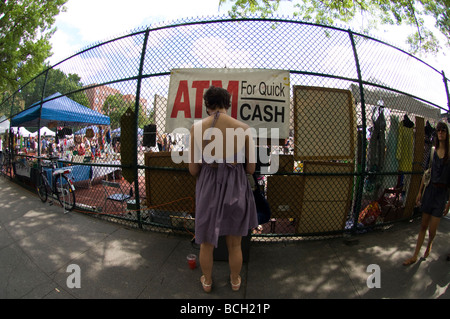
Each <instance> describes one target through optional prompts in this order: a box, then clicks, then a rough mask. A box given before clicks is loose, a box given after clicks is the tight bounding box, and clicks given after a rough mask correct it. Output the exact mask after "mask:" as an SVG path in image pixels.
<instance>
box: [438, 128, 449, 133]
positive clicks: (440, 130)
mask: <svg viewBox="0 0 450 319" xmlns="http://www.w3.org/2000/svg"><path fill="white" fill-rule="evenodd" d="M436 132H445V133H447V130H446V129H445V128H439V129H437V130H436Z"/></svg>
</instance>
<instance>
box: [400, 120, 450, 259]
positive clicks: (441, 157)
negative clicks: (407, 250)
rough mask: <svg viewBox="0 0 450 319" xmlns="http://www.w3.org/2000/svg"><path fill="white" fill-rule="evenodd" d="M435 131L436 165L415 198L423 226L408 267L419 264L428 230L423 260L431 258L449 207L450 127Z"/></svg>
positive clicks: (441, 124) (441, 123)
mask: <svg viewBox="0 0 450 319" xmlns="http://www.w3.org/2000/svg"><path fill="white" fill-rule="evenodd" d="M436 132H437V139H436V150H435V154H434V156H433V163H431V180H430V183H429V184H428V186H427V188H426V189H425V192H424V193H423V197H422V190H423V187H424V183H423V179H422V182H421V183H420V189H419V194H418V195H417V199H416V204H417V205H421V206H420V208H421V211H422V224H421V225H420V231H419V236H418V238H417V244H416V249H415V251H414V255H413V256H412V257H411V258H409V259H407V260H405V261H404V262H403V265H405V266H408V265H411V264H414V263H415V262H416V261H417V258H418V256H419V252H420V248H421V247H422V244H423V241H424V239H425V234H426V232H427V229H428V245H427V249H426V250H425V253H424V255H423V257H424V258H427V257H428V255H429V254H430V251H431V246H432V244H433V240H434V238H435V236H436V231H437V228H438V226H439V222H440V221H441V217H442V216H445V215H447V213H448V209H449V208H450V201H448V199H449V194H448V187H449V186H450V161H449V157H450V154H449V134H448V126H447V124H445V123H444V122H439V123H438V124H437V125H436Z"/></svg>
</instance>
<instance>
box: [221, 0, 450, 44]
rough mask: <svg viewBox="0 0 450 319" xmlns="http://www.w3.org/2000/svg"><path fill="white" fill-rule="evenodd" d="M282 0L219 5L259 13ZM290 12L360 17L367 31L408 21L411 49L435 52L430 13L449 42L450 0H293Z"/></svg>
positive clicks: (319, 19) (317, 19)
mask: <svg viewBox="0 0 450 319" xmlns="http://www.w3.org/2000/svg"><path fill="white" fill-rule="evenodd" d="M280 1H283V0H219V6H220V5H222V4H225V3H227V2H228V3H232V7H231V10H230V11H229V12H228V13H229V15H230V16H231V17H232V18H241V17H246V16H248V15H249V14H255V13H259V14H260V15H261V17H263V18H264V17H267V16H268V15H270V14H272V13H275V12H276V11H277V10H278V8H279V4H280ZM294 3H295V5H294V8H295V11H294V12H292V14H293V15H294V16H298V17H300V18H301V19H302V20H303V21H307V22H314V23H318V24H325V25H333V24H335V23H336V22H337V21H341V22H344V23H349V22H351V21H354V20H355V19H359V18H361V17H362V21H364V22H365V23H364V25H365V27H363V28H362V29H363V30H362V31H363V32H369V31H370V30H371V29H372V28H375V27H376V26H377V25H378V23H380V24H387V25H410V26H412V27H413V28H412V30H414V31H413V32H412V34H411V35H409V36H408V38H407V43H408V44H409V45H410V52H412V53H437V52H438V51H439V50H440V49H442V47H441V43H440V41H439V40H438V38H437V37H436V35H435V34H434V33H433V32H432V30H430V29H429V28H428V27H427V26H426V24H425V22H424V18H425V17H432V18H433V19H434V21H435V27H436V28H437V29H438V30H439V31H440V32H441V33H442V34H443V35H444V37H445V39H446V40H445V41H444V42H445V45H446V46H450V0H359V1H358V0H294Z"/></svg>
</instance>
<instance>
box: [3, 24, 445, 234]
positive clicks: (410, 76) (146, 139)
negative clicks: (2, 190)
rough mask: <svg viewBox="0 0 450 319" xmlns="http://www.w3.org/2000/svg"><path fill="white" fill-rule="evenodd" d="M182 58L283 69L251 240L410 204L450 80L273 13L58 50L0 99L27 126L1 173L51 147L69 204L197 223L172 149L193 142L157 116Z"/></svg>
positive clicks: (402, 55) (25, 170) (11, 144)
mask: <svg viewBox="0 0 450 319" xmlns="http://www.w3.org/2000/svg"><path fill="white" fill-rule="evenodd" d="M180 68H195V69H204V68H208V69H211V68H218V69H223V68H230V69H234V68H237V69H240V68H251V69H278V70H288V71H289V75H290V100H291V103H290V114H289V115H290V123H289V132H290V133H289V138H287V139H284V140H282V141H280V143H279V144H278V146H274V145H264V144H260V145H258V148H260V149H261V150H262V151H263V152H266V153H267V154H269V155H270V158H271V162H270V166H274V165H275V164H274V161H277V163H276V166H278V170H276V171H274V170H271V169H270V167H269V168H266V170H265V173H264V174H263V173H261V172H258V175H257V181H258V184H259V185H260V187H261V190H262V191H263V193H264V195H265V197H266V198H267V201H268V203H269V205H270V208H271V213H272V215H271V220H270V221H269V222H267V223H265V224H263V225H260V226H259V227H258V228H257V229H254V230H252V233H253V238H254V239H255V240H261V241H272V240H280V238H281V239H288V238H289V239H294V238H309V237H314V238H316V237H324V236H330V235H342V234H344V233H352V232H355V231H365V230H367V229H368V228H371V227H376V226H379V225H386V224H389V223H392V222H395V221H400V220H404V219H406V218H411V217H412V216H413V211H414V200H415V196H416V194H417V190H418V187H419V185H420V184H419V183H420V179H421V176H422V175H421V174H422V172H423V170H424V167H426V165H427V159H428V157H429V153H430V147H431V143H432V139H433V127H435V125H436V123H437V121H439V120H440V119H441V118H444V119H445V121H447V118H446V116H447V111H448V105H449V97H448V95H449V93H448V88H447V85H448V79H447V78H446V77H445V75H444V74H443V72H439V71H437V70H436V69H434V68H432V67H431V66H429V65H427V64H426V63H424V62H423V61H421V60H419V59H417V58H415V57H414V56H411V55H410V54H408V53H406V52H404V51H402V50H400V49H398V48H396V47H394V46H392V45H390V44H387V43H384V42H382V41H379V40H377V39H374V38H371V37H368V36H365V35H362V34H358V33H354V32H352V31H350V30H345V29H339V28H334V27H326V26H321V25H315V24H309V23H303V22H301V21H296V20H285V19H280V18H272V19H264V20H263V19H258V18H255V19H253V18H248V19H240V20H231V19H228V18H217V17H216V18H203V19H199V18H196V19H193V20H182V21H178V22H175V23H172V24H161V25H156V26H152V27H149V28H145V29H142V30H137V31H135V32H133V33H131V34H128V35H124V36H121V37H119V38H115V39H112V40H110V41H106V42H103V43H99V44H96V45H93V46H91V47H89V48H87V49H84V50H82V51H80V52H78V53H77V54H75V55H73V56H71V57H70V58H67V59H66V60H63V61H61V62H60V63H58V64H56V65H54V66H53V67H52V68H50V69H48V70H46V71H44V72H43V73H42V74H40V75H38V76H37V77H36V78H34V79H33V80H32V81H30V82H29V83H26V84H24V85H23V86H22V87H21V89H20V90H19V91H17V92H15V93H14V94H12V95H10V96H8V97H5V98H4V100H3V102H2V104H1V105H0V111H1V112H2V113H3V114H4V115H5V116H6V118H7V119H8V120H10V121H11V125H12V126H13V125H17V126H19V127H20V126H21V127H24V128H26V129H27V130H28V132H21V133H20V135H17V134H16V135H14V134H11V133H13V131H7V133H6V134H3V135H2V141H3V149H4V152H3V154H4V155H5V156H3V158H4V159H5V161H3V163H4V165H3V167H2V172H3V174H4V175H7V176H9V177H11V178H14V179H15V180H20V181H21V182H22V183H24V184H25V185H28V186H30V187H33V185H34V183H35V181H36V175H37V172H38V170H39V167H40V165H45V163H46V161H45V160H42V159H41V157H42V156H48V155H49V154H53V155H58V157H59V162H58V163H59V164H58V165H59V166H68V167H70V168H71V171H72V172H71V178H72V180H73V182H74V185H75V195H76V210H79V211H83V212H84V213H87V214H92V215H95V216H99V217H102V218H106V219H110V220H114V221H116V222H121V223H124V224H127V225H130V226H136V227H139V228H143V229H150V230H155V231H167V232H180V233H187V234H190V235H192V236H194V222H195V178H193V177H192V176H191V175H190V174H189V171H188V170H187V164H186V163H180V164H176V163H174V162H173V161H172V159H171V153H170V152H171V151H184V152H186V151H188V149H187V148H186V145H188V144H187V143H186V141H187V137H186V136H184V135H180V134H174V133H173V132H167V131H166V129H165V125H166V122H165V121H166V113H167V109H168V107H169V106H168V105H167V101H168V91H169V82H170V76H171V70H173V69H180ZM66 99H70V102H67V100H66ZM41 106H42V107H41ZM47 107H48V108H49V109H50V111H49V115H48V114H47V113H46V112H47ZM86 108H87V109H88V110H89V112H92V113H89V112H88V111H86ZM27 112H28V113H27ZM44 113H45V114H44ZM81 114H83V116H82V115H81ZM442 114H445V117H442ZM102 116H106V117H107V118H108V123H105V122H102V120H100V119H102ZM14 123H15V124H14ZM41 127H47V128H49V129H50V131H46V133H44V132H43V131H39V130H38V128H41ZM8 132H9V133H10V134H8ZM14 132H16V133H17V130H15V131H14ZM39 132H40V133H39ZM19 136H21V137H19ZM44 170H45V171H46V172H51V169H49V168H44ZM48 176H49V177H50V178H51V173H48ZM117 194H120V195H117Z"/></svg>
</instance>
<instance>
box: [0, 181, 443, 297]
mask: <svg viewBox="0 0 450 319" xmlns="http://www.w3.org/2000/svg"><path fill="white" fill-rule="evenodd" d="M0 194H1V196H0V298H2V299H17V298H24V299H41V298H46V299H54V298H68V299H73V298H81V299H87V298H96V299H99V298H110V299H112V298H126V299H148V298H155V299H190V300H192V299H252V300H255V299H258V300H260V301H262V302H263V300H264V299H266V300H267V299H297V298H302V299H303V298H304V299H311V298H321V299H322V298H323V299H325V298H342V299H364V298H376V299H378V298H395V299H396V298H429V299H436V298H446V299H448V298H449V297H450V261H446V256H447V254H448V253H450V246H449V242H450V241H449V240H450V219H448V218H443V219H442V221H441V224H440V227H439V229H438V234H437V236H436V240H435V243H434V245H433V250H432V252H431V254H430V256H429V257H428V258H427V259H426V260H421V261H418V262H417V263H416V264H414V265H412V266H409V267H405V266H403V265H402V261H403V260H404V259H406V258H407V257H409V256H410V255H411V253H412V252H413V249H414V246H415V242H416V238H417V233H418V230H419V225H420V220H415V221H412V222H402V223H398V224H396V225H394V226H393V227H391V228H390V229H387V230H383V231H374V232H370V233H366V234H362V235H357V236H353V237H351V238H350V240H348V238H346V239H344V238H336V239H327V240H317V241H313V240H305V241H301V242H292V243H258V242H252V243H251V246H250V256H249V260H248V262H246V263H244V266H243V269H242V273H241V275H242V279H243V283H242V287H241V289H240V291H238V292H233V291H232V290H231V288H230V285H229V279H228V278H229V277H228V276H229V270H228V264H227V262H223V261H221V262H215V263H214V275H213V280H214V285H213V291H212V292H211V293H210V294H206V293H204V292H203V290H202V288H201V285H200V282H199V278H200V276H201V270H200V268H199V267H197V268H196V269H194V270H191V269H189V267H188V264H187V262H186V256H187V255H188V254H191V253H194V254H196V255H197V256H198V253H199V251H198V249H196V248H195V247H193V246H192V245H191V243H190V240H189V239H190V238H188V237H184V236H176V235H167V234H161V233H154V232H146V231H141V230H136V229H129V228H126V227H124V226H123V225H118V224H115V223H112V222H107V221H103V220H100V219H97V218H93V217H90V216H89V215H86V214H82V213H78V212H70V213H68V214H63V212H62V209H61V207H59V206H56V205H55V206H50V205H49V204H48V203H42V202H41V201H40V200H39V198H38V197H37V196H36V195H35V194H34V193H32V192H30V191H29V190H27V189H24V188H22V187H20V186H18V185H17V184H15V183H13V182H11V181H9V180H7V179H5V178H3V177H2V178H0ZM425 244H426V242H425ZM424 249H425V246H424V247H423V248H422V251H424ZM372 264H375V265H378V266H379V270H373V268H370V267H369V270H368V266H369V265H372ZM69 265H76V266H78V267H79V273H80V276H79V279H80V280H79V281H77V280H76V277H75V275H76V274H77V270H76V269H75V270H74V268H71V267H72V266H69ZM369 276H370V278H369ZM78 282H79V283H80V286H81V287H80V288H76V287H73V288H70V287H69V286H73V285H76V284H77V283H78ZM368 282H369V283H372V286H373V285H374V284H376V283H380V284H381V287H380V288H376V287H374V288H369V287H368V284H367V283H368ZM235 302H239V301H235Z"/></svg>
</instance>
